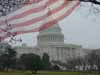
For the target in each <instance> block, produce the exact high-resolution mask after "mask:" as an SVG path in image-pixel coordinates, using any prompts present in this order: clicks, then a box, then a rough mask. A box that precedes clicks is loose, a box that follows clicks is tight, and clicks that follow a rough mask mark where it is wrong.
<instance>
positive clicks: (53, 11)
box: [12, 1, 69, 28]
mask: <svg viewBox="0 0 100 75" xmlns="http://www.w3.org/2000/svg"><path fill="white" fill-rule="evenodd" d="M68 3H69V1H65V2H64V3H63V4H62V5H61V6H60V7H57V8H55V9H53V10H51V11H49V12H51V14H45V15H43V16H40V17H37V18H33V19H31V20H29V21H26V22H23V23H17V24H13V26H12V27H13V28H14V27H22V26H29V25H31V24H34V23H36V22H39V21H41V20H43V19H45V18H46V17H49V16H51V15H52V14H55V13H57V12H59V11H60V10H61V9H63V8H64V7H65V6H67V4H68Z"/></svg>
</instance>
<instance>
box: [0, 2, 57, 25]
mask: <svg viewBox="0 0 100 75" xmlns="http://www.w3.org/2000/svg"><path fill="white" fill-rule="evenodd" d="M57 1H58V0H53V1H50V0H49V1H48V2H47V4H48V6H50V5H52V4H53V3H55V2H57ZM47 4H46V5H47ZM46 5H41V6H39V7H37V8H33V9H29V10H27V11H25V12H23V13H21V14H17V15H15V16H13V17H11V18H8V19H7V21H8V22H9V21H12V20H14V19H19V18H24V17H26V16H27V15H30V14H34V13H37V12H40V11H43V9H45V8H46ZM4 23H5V20H3V21H0V25H2V24H4Z"/></svg>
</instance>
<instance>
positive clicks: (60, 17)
mask: <svg viewBox="0 0 100 75" xmlns="http://www.w3.org/2000/svg"><path fill="white" fill-rule="evenodd" d="M79 4H80V2H79V1H78V2H77V4H75V5H73V6H72V7H71V8H70V9H68V10H67V11H66V12H65V13H64V14H62V15H61V16H59V15H58V16H59V17H58V18H56V19H53V20H52V21H49V22H47V23H45V24H43V25H41V27H38V28H35V29H32V30H28V31H23V30H20V31H17V34H22V33H30V32H36V31H39V30H43V29H45V28H48V27H50V26H52V25H54V24H55V23H57V22H58V21H59V20H62V19H63V18H64V17H65V16H67V15H69V14H70V13H71V12H72V11H73V10H74V9H75V8H76V6H78V5H79ZM66 6H67V5H66ZM49 16H50V15H49ZM13 33H14V32H13ZM6 37H8V36H7V35H5V36H4V38H6Z"/></svg>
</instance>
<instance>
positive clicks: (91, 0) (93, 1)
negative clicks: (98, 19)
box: [80, 0, 100, 5]
mask: <svg viewBox="0 0 100 75" xmlns="http://www.w3.org/2000/svg"><path fill="white" fill-rule="evenodd" d="M80 1H83V2H91V3H93V4H97V5H100V1H97V0H80Z"/></svg>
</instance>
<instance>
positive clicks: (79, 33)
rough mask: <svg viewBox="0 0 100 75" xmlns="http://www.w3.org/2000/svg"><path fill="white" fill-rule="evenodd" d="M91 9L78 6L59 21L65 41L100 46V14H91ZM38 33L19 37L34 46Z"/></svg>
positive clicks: (91, 46) (88, 46)
mask: <svg viewBox="0 0 100 75" xmlns="http://www.w3.org/2000/svg"><path fill="white" fill-rule="evenodd" d="M89 11H90V10H89ZM89 11H88V8H86V7H85V8H84V7H81V8H77V9H76V10H75V11H74V12H73V13H72V14H71V15H70V16H68V17H66V18H65V19H64V20H62V21H61V22H59V25H60V26H61V28H62V32H63V33H64V36H65V43H67V44H70V43H72V44H78V45H82V46H83V47H84V48H100V15H93V14H90V13H89ZM37 34H38V33H30V34H24V35H20V36H18V38H19V37H21V38H22V39H23V42H22V43H27V44H28V45H29V46H34V45H36V36H37ZM22 43H17V44H15V45H20V44H22Z"/></svg>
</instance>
